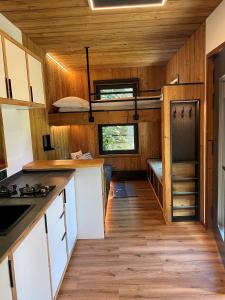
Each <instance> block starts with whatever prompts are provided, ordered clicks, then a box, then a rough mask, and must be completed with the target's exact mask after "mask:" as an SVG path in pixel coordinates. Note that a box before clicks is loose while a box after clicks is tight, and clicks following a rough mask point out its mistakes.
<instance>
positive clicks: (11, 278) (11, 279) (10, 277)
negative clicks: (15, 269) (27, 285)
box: [8, 259, 14, 288]
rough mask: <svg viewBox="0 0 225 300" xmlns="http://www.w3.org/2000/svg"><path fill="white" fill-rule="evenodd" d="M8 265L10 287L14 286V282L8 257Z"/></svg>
mask: <svg viewBox="0 0 225 300" xmlns="http://www.w3.org/2000/svg"><path fill="white" fill-rule="evenodd" d="M8 267H9V280H10V286H11V288H13V287H14V283H13V274H12V262H11V260H10V259H9V260H8Z"/></svg>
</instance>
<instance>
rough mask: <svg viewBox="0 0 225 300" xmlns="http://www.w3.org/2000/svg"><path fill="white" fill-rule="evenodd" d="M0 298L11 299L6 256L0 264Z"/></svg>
mask: <svg viewBox="0 0 225 300" xmlns="http://www.w3.org/2000/svg"><path fill="white" fill-rule="evenodd" d="M0 299H1V300H12V290H11V284H10V276H9V267H8V258H6V259H5V260H3V262H2V263H1V264H0Z"/></svg>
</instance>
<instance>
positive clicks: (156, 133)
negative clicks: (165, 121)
mask: <svg viewBox="0 0 225 300" xmlns="http://www.w3.org/2000/svg"><path fill="white" fill-rule="evenodd" d="M70 146H71V151H72V152H76V151H79V150H82V151H83V152H91V154H92V155H93V156H95V157H98V156H99V145H98V127H97V126H96V125H76V126H71V127H70ZM104 158H105V162H106V163H109V164H112V166H113V169H114V170H145V169H146V161H147V159H148V158H161V124H160V122H148V123H147V122H145V123H139V154H137V155H123V156H122V155H108V156H104Z"/></svg>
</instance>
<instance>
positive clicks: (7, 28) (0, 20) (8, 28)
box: [0, 14, 22, 44]
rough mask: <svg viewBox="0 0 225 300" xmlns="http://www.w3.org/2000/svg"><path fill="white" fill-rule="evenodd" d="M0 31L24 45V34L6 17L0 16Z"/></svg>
mask: <svg viewBox="0 0 225 300" xmlns="http://www.w3.org/2000/svg"><path fill="white" fill-rule="evenodd" d="M0 29H1V30H2V31H4V32H5V33H7V34H8V35H10V36H11V37H13V38H14V39H15V40H16V41H17V42H19V43H20V44H22V32H21V30H20V29H19V28H18V27H16V26H15V25H14V24H13V23H11V22H10V21H9V20H8V19H7V18H6V17H4V16H3V15H2V14H0Z"/></svg>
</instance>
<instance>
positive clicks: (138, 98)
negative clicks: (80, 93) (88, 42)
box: [85, 47, 161, 123]
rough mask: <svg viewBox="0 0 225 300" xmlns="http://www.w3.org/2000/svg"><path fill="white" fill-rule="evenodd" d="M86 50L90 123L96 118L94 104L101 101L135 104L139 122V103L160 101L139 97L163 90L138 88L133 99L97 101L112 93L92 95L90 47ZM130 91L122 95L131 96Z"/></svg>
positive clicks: (136, 117)
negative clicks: (102, 96)
mask: <svg viewBox="0 0 225 300" xmlns="http://www.w3.org/2000/svg"><path fill="white" fill-rule="evenodd" d="M85 50H86V71H87V81H88V82H87V83H88V101H89V122H90V123H93V122H94V121H95V120H94V116H93V109H92V104H93V103H99V102H100V101H101V103H112V102H134V115H133V120H135V121H138V120H139V115H138V101H140V100H142V101H145V100H148V101H149V100H160V97H159V98H158V99H157V98H156V97H154V98H153V97H151V96H150V97H147V98H146V97H144V98H141V97H139V95H141V94H143V93H145V94H146V93H161V89H154V90H138V89H137V88H135V90H134V91H133V95H134V96H133V98H132V99H127V98H124V99H121V98H119V99H110V100H105V101H104V100H97V99H98V98H100V96H101V95H112V93H111V92H104V93H102V92H101V93H98V94H97V93H91V80H90V64H89V47H85ZM130 93H131V92H130V91H124V92H122V94H130ZM113 94H114V95H116V94H121V92H113ZM92 97H94V100H92Z"/></svg>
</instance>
